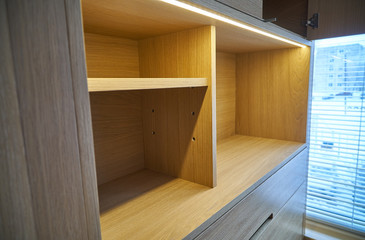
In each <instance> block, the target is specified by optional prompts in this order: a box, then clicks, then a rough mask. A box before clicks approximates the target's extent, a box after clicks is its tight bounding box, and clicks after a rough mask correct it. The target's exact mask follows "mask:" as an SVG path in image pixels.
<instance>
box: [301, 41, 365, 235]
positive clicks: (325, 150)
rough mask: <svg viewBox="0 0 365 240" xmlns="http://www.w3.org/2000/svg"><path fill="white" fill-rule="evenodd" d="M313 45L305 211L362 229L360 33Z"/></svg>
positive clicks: (364, 124)
mask: <svg viewBox="0 0 365 240" xmlns="http://www.w3.org/2000/svg"><path fill="white" fill-rule="evenodd" d="M314 48H315V49H314V68H313V89H312V100H311V101H312V109H311V110H310V111H311V119H310V121H311V124H310V126H311V129H310V139H309V144H310V146H309V170H308V199H307V215H308V216H311V217H312V218H318V219H320V220H321V221H326V222H328V223H332V224H335V225H341V226H343V227H345V228H348V229H351V230H355V231H360V232H364V233H365V105H364V101H365V92H364V90H365V35H356V36H348V37H341V38H333V39H324V40H318V41H315V46H314Z"/></svg>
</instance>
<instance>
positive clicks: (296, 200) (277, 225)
mask: <svg viewBox="0 0 365 240" xmlns="http://www.w3.org/2000/svg"><path fill="white" fill-rule="evenodd" d="M306 186H307V185H306V184H305V183H303V184H302V186H301V187H300V188H299V189H298V191H297V192H296V193H295V194H294V195H293V197H291V198H290V200H289V201H288V202H287V203H286V204H285V205H284V207H283V208H282V209H280V211H279V213H278V214H277V215H276V216H275V217H274V218H273V219H272V220H270V221H269V223H268V224H267V227H263V228H262V229H260V230H259V231H258V232H256V233H255V235H254V236H253V237H252V238H251V240H256V239H260V240H271V239H277V240H286V239H290V240H300V239H303V219H304V211H305V194H306V190H307V188H306Z"/></svg>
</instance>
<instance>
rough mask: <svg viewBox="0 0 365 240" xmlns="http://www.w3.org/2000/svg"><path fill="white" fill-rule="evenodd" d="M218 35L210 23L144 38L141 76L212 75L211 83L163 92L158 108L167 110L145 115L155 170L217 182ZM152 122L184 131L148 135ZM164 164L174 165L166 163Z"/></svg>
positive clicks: (149, 160) (148, 103)
mask: <svg viewBox="0 0 365 240" xmlns="http://www.w3.org/2000/svg"><path fill="white" fill-rule="evenodd" d="M212 34H214V39H215V30H214V28H213V27H211V26H207V27H201V28H196V29H191V30H187V31H183V32H178V33H172V34H168V35H164V36H159V37H154V38H149V39H145V40H141V41H139V53H140V75H141V77H167V78H169V77H170V78H176V77H177V78H178V77H205V78H207V79H208V87H203V88H184V89H177V90H174V91H175V92H174V93H173V94H172V92H171V91H170V90H161V91H158V92H159V93H160V94H159V95H160V96H157V95H156V104H155V106H156V108H159V109H164V110H163V111H162V112H155V113H154V114H144V115H143V123H144V136H145V142H144V143H145V164H146V166H147V167H148V168H150V169H152V170H155V171H159V172H164V173H166V174H169V175H173V176H176V177H181V178H183V179H186V180H189V181H193V182H197V183H200V184H203V185H207V186H213V185H214V177H213V176H214V174H213V173H214V169H213V162H214V160H213V149H214V148H213V144H215V142H214V141H213V139H215V138H214V136H213V135H214V133H212V129H213V127H212V125H213V119H212V117H213V115H215V112H214V113H213V111H215V110H214V109H215V108H213V107H212V93H213V88H214V87H215V84H212V78H213V74H212V72H213V71H212V68H213V66H212V62H213V60H212V58H213V57H214V58H215V56H213V55H214V54H213V51H212V48H214V51H215V44H213V43H212ZM214 67H215V66H214ZM214 81H215V78H214ZM214 92H215V91H214ZM156 93H157V91H156ZM150 94H151V92H149V94H146V95H145V97H144V99H145V100H144V106H146V107H147V106H148V110H146V111H143V112H146V113H147V112H150V108H152V105H151V103H152V102H153V101H154V100H153V99H154V98H155V97H153V96H151V95H150ZM159 119H160V120H159ZM151 124H156V126H157V125H164V126H165V127H163V128H161V130H162V131H170V130H169V129H175V130H176V129H177V130H178V131H172V130H171V131H172V132H167V133H157V132H156V136H155V137H154V138H153V139H155V140H152V138H151V137H149V136H147V135H150V134H151ZM146 134H147V135H146ZM159 134H167V135H170V134H176V136H165V137H163V136H161V135H159ZM168 139H171V141H166V140H168ZM152 146H153V147H152ZM161 162H163V163H164V164H165V163H167V164H168V166H167V167H162V164H161ZM164 164H163V165H164Z"/></svg>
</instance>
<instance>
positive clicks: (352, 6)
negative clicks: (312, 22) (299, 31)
mask: <svg viewBox="0 0 365 240" xmlns="http://www.w3.org/2000/svg"><path fill="white" fill-rule="evenodd" d="M364 12H365V1H363V0H346V1H342V0H309V1H308V18H310V17H312V15H313V14H314V13H319V23H318V29H312V28H311V27H308V29H307V31H308V34H307V37H308V39H310V40H314V39H323V38H330V37H339V36H347V35H354V34H362V33H365V14H364Z"/></svg>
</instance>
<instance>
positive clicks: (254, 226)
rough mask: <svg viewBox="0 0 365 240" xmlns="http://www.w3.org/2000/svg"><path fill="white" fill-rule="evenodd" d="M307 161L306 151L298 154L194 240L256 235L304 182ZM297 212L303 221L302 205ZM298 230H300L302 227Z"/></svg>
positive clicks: (244, 237) (246, 238)
mask: <svg viewBox="0 0 365 240" xmlns="http://www.w3.org/2000/svg"><path fill="white" fill-rule="evenodd" d="M307 158H308V151H307V150H304V151H302V152H300V153H299V154H298V155H297V156H295V157H294V158H293V159H292V160H291V161H290V162H288V163H287V164H285V165H284V166H283V167H282V168H281V169H280V170H278V171H277V172H276V173H275V174H274V175H272V176H271V177H270V178H268V179H267V180H266V181H265V182H263V183H262V184H261V185H260V186H258V187H257V188H256V189H255V190H254V191H253V192H251V193H250V194H249V195H248V196H247V197H245V198H244V199H242V201H240V202H239V203H238V204H237V205H236V206H234V207H233V208H232V209H230V210H229V211H228V212H227V213H226V214H224V215H223V216H222V217H221V218H220V219H219V220H218V221H216V222H214V223H213V224H212V225H211V226H210V227H209V228H208V229H207V230H206V231H204V232H203V233H202V234H201V235H199V237H198V238H197V239H216V240H218V239H242V240H248V239H251V237H252V236H253V235H254V234H255V233H256V232H257V231H260V229H261V228H262V225H263V224H264V223H265V222H266V221H267V220H268V218H269V217H270V216H271V215H273V217H274V220H273V221H275V218H276V214H278V212H279V210H280V209H281V208H282V207H283V206H284V205H285V203H286V202H287V201H288V200H289V199H290V198H291V196H292V195H293V194H294V193H295V192H296V191H297V189H298V188H299V187H300V186H301V185H302V183H303V182H304V181H305V178H306V175H305V173H306V172H305V171H304V168H305V166H306V162H307ZM300 201H301V202H302V203H304V201H305V197H304V195H301V196H300ZM300 208H301V211H300V212H301V214H302V216H301V219H303V213H304V205H303V204H301V206H300ZM297 228H298V227H297ZM299 228H300V229H302V225H300V226H299ZM296 230H297V229H296ZM260 239H261V238H260ZM271 239H291V238H271Z"/></svg>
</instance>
